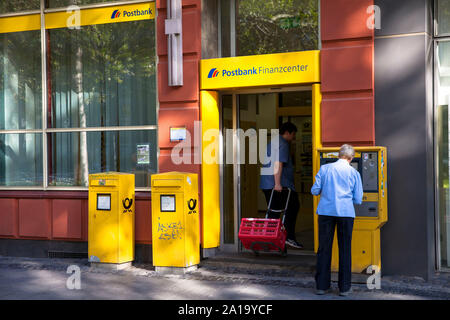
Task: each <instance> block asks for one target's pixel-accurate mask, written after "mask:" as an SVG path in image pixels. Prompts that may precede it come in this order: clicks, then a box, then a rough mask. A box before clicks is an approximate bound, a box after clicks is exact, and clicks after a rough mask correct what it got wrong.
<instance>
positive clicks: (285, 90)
mask: <svg viewBox="0 0 450 320" xmlns="http://www.w3.org/2000/svg"><path fill="white" fill-rule="evenodd" d="M176 2H177V1H166V0H157V1H107V0H104V1H101V0H42V1H41V0H34V1H22V0H15V1H8V2H5V3H4V4H0V37H1V41H0V55H1V60H0V70H1V74H2V77H1V80H0V81H1V82H0V141H1V142H2V145H1V148H0V151H1V153H0V254H1V255H22V256H23V255H25V256H39V257H47V256H60V255H66V256H70V255H76V254H79V255H81V256H82V255H83V254H84V255H85V254H86V252H87V240H88V239H87V237H88V231H87V226H88V222H87V219H88V218H87V217H88V192H87V190H88V175H89V174H90V173H97V172H105V171H119V172H132V173H134V174H135V177H136V220H135V231H136V232H135V237H136V239H135V240H136V259H138V260H147V261H148V260H151V242H152V226H151V189H150V176H151V174H153V173H157V172H167V171H186V172H193V173H197V174H199V177H200V179H199V181H200V182H201V183H200V190H199V193H200V203H201V208H200V215H201V228H200V229H201V230H200V235H201V246H202V252H203V254H204V255H209V254H213V251H214V250H216V248H220V249H221V250H231V251H241V250H243V249H242V247H241V246H240V244H239V240H238V238H237V230H238V228H239V221H240V219H241V218H242V217H249V216H250V217H251V216H257V215H261V214H262V215H263V212H264V209H265V208H264V205H265V204H264V198H263V195H262V193H261V192H260V191H259V188H258V179H259V170H260V164H258V163H245V161H244V162H243V163H238V162H236V161H233V160H236V159H237V158H236V157H237V156H239V155H241V154H244V151H246V150H247V149H248V148H249V146H248V145H247V146H246V145H245V144H244V145H239V143H238V142H236V141H235V140H234V138H233V132H236V130H238V129H242V130H249V129H255V131H256V132H258V130H268V131H270V130H271V129H276V128H278V127H279V125H280V124H281V123H282V122H285V121H291V122H293V123H295V124H296V125H297V127H298V129H299V131H298V133H297V139H296V143H295V146H294V148H293V150H292V152H293V156H294V157H293V158H294V159H295V163H296V189H297V191H298V194H299V200H300V203H301V210H300V213H299V217H298V219H297V227H296V230H297V231H298V238H299V239H300V240H301V241H302V242H303V243H304V245H305V251H309V252H311V253H312V252H313V250H314V233H315V231H314V225H313V219H314V218H313V217H314V213H313V207H314V206H313V199H312V196H310V194H309V188H310V186H311V184H312V179H313V176H314V172H315V171H316V169H317V168H315V167H314V163H313V162H314V154H315V152H316V150H317V148H318V147H319V146H323V147H336V146H339V145H341V144H342V143H351V144H353V145H355V146H385V147H387V154H388V161H387V168H388V175H387V183H388V216H389V220H388V222H387V223H386V225H385V226H383V228H382V229H381V259H382V265H383V267H382V268H383V274H402V275H414V276H420V277H423V278H426V279H427V278H429V277H430V276H431V275H432V274H433V273H434V272H435V271H436V270H442V271H445V270H446V269H448V268H449V267H450V260H449V258H448V257H449V256H450V251H449V250H450V207H449V204H450V200H449V195H448V190H449V184H448V176H449V164H448V159H449V152H448V150H449V145H448V123H449V120H448V110H447V109H448V101H447V100H448V99H447V89H448V88H447V87H448V86H447V84H446V77H447V76H448V75H447V64H448V58H447V51H448V50H447V44H448V39H447V37H448V35H449V34H450V1H443V0H441V1H438V0H435V1H431V0H408V1H406V0H402V1H389V0H320V2H319V1H317V0H296V1H283V0H273V1H257V0H239V1H234V0H183V1H182V15H181V25H179V26H178V27H172V28H171V27H170V23H166V20H167V19H170V20H171V21H175V23H174V24H173V25H175V26H176V23H177V20H176V17H173V16H171V15H170V14H168V13H169V12H170V11H171V10H170V8H169V10H168V8H167V5H168V3H170V4H176ZM168 17H169V18H168ZM178 21H180V20H178ZM168 37H175V38H178V39H182V48H181V49H182V50H181V51H179V50H178V51H177V49H176V48H174V46H168ZM176 53H179V54H181V56H182V59H178V60H176V62H172V61H175V60H173V59H174V56H175V55H176ZM300 58H301V59H305V60H304V61H307V62H304V61H303V60H299V59H300ZM211 59H213V60H211ZM217 59H218V60H217ZM227 59H240V60H238V61H253V62H255V61H256V62H258V63H260V65H261V68H262V69H261V70H258V71H256V69H252V71H250V69H248V70H245V69H242V70H241V69H239V70H238V69H230V70H227V71H228V72H229V74H227V72H224V70H225V69H226V66H227V64H228V63H230V62H233V63H234V61H236V60H227ZM241 59H242V60H241ZM246 59H248V60H246ZM274 61H276V62H277V63H279V65H280V67H279V68H280V69H279V70H278V69H275V68H277V67H274V66H271V65H270V63H273V62H274ZM212 62H214V63H218V64H220V65H221V66H222V67H221V68H219V67H215V66H214V65H211V63H212ZM173 63H175V66H182V74H183V78H182V80H183V81H182V83H181V84H180V83H178V84H177V83H175V84H176V85H173V80H174V79H173V74H171V73H170V72H171V71H172V70H173V66H174V64H173ZM242 63H244V64H243V65H245V63H250V62H242ZM265 68H266V69H267V71H264V70H265ZM271 68H272V69H271ZM213 69H217V70H213ZM219 69H220V70H219ZM253 70H255V71H253ZM288 70H289V72H288ZM216 71H218V72H216ZM234 71H235V72H236V73H235V74H233V72H234ZM291 71H292V72H294V71H295V72H297V71H298V72H300V71H301V72H304V76H298V77H294V78H292V79H291V78H290V76H289V75H288V73H290V72H291ZM250 72H255V73H256V72H258V73H259V74H262V73H266V76H267V77H266V78H264V77H262V76H261V78H260V79H259V80H258V79H257V80H255V82H251V81H253V80H249V79H250V78H244V77H242V75H243V73H246V74H249V75H250ZM216 77H217V80H220V79H225V78H227V81H228V82H227V84H223V85H222V86H221V87H220V88H219V87H217V86H216V87H215V86H214V85H211V81H212V80H211V79H213V78H216ZM233 77H234V78H233ZM219 78H220V79H219ZM263 78H264V79H266V80H261V79H263ZM242 79H243V80H242ZM267 79H269V80H267ZM241 80H242V81H241ZM208 81H209V82H208ZM224 81H225V80H224ZM214 106H215V107H214ZM200 121H201V122H202V128H201V129H200V130H203V136H202V137H201V138H200V139H201V140H202V142H203V143H202V144H201V143H200V144H198V143H196V140H195V134H196V129H198V126H199V122H200ZM207 129H218V130H219V131H218V132H219V134H218V135H217V136H214V135H213V136H214V137H208V138H206V137H205V134H204V133H205V132H207ZM176 132H178V133H180V132H181V133H182V136H183V139H182V140H183V141H182V150H181V151H180V150H179V149H177V148H178V147H179V146H180V139H179V137H178V138H176V137H175V136H174V135H175V133H176ZM227 132H231V139H227ZM247 132H249V131H247ZM259 132H260V131H259ZM184 134H187V135H188V136H189V137H192V139H186V138H185V137H184ZM266 137H267V136H266ZM213 138H215V139H213ZM248 138H249V139H251V135H250V136H249V137H248ZM209 141H213V143H217V146H218V149H217V150H219V151H218V152H217V153H216V154H214V158H215V159H219V158H220V160H221V161H217V162H215V163H206V162H205V161H196V157H197V155H198V154H199V153H200V154H202V155H204V154H205V153H204V151H205V148H206V147H207V143H206V142H209ZM214 141H215V142H214ZM174 154H175V155H178V156H179V157H181V158H183V159H184V161H178V162H177V161H176V160H174ZM186 159H187V160H186ZM227 159H231V161H226V160H227ZM222 160H223V161H222ZM293 254H296V253H295V252H293Z"/></svg>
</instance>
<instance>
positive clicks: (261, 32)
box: [220, 0, 319, 57]
mask: <svg viewBox="0 0 450 320" xmlns="http://www.w3.org/2000/svg"><path fill="white" fill-rule="evenodd" d="M220 1H221V3H220V13H221V19H220V20H221V32H220V38H221V39H220V41H221V55H222V56H223V57H227V56H235V55H236V56H245V55H255V54H267V53H281V52H293V51H305V50H316V49H318V47H319V8H318V7H319V1H318V0H267V1H260V0H220Z"/></svg>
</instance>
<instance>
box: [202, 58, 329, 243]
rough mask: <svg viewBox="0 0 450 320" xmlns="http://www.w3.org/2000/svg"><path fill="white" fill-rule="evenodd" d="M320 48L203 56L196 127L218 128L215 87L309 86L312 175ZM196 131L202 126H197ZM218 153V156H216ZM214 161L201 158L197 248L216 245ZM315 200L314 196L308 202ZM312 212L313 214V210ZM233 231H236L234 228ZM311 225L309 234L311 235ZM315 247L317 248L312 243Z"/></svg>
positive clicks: (316, 141)
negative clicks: (200, 221)
mask: <svg viewBox="0 0 450 320" xmlns="http://www.w3.org/2000/svg"><path fill="white" fill-rule="evenodd" d="M319 55H320V51H318V50H315V51H302V52H290V53H280V54H267V55H256V56H245V57H231V58H219V59H206V60H201V61H200V116H201V120H202V128H203V127H205V128H207V129H217V132H219V117H220V114H219V108H220V101H219V94H218V93H219V92H223V91H234V90H237V91H242V90H243V89H246V90H249V89H258V91H259V90H261V89H264V88H266V89H267V91H270V88H273V87H277V88H286V87H292V86H297V87H298V86H305V85H308V86H311V87H312V123H313V128H312V130H313V141H312V144H313V174H314V173H315V172H317V170H318V167H317V155H318V153H317V149H318V148H321V147H322V142H321V141H322V140H321V121H320V105H321V102H322V95H321V91H320V59H319ZM202 132H205V130H203V129H202ZM218 138H219V137H218V136H217V138H216V139H214V140H213V141H212V142H210V141H211V137H207V138H206V139H205V137H203V138H202V150H201V152H202V156H203V154H204V151H205V149H207V148H208V150H207V152H208V153H209V151H210V150H211V149H214V148H211V144H215V146H216V147H217V149H215V150H219V149H218V143H219V141H218ZM217 156H218V155H217ZM219 170H220V168H219V165H218V162H217V163H216V164H214V163H205V162H204V161H203V157H202V176H201V180H200V184H201V190H202V201H201V202H202V217H203V218H202V221H203V228H202V232H203V234H202V239H203V248H214V247H219V246H220V221H221V220H220V214H221V212H220V188H218V187H217V185H218V184H219V183H220V180H219ZM317 201H318V199H316V197H315V198H314V207H316V206H317V203H316V202H317ZM313 214H314V213H313ZM236 232H237V230H236ZM317 232H318V230H317V226H316V224H315V225H314V235H315V237H316V235H317ZM315 251H317V249H316V248H315Z"/></svg>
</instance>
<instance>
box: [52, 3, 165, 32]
mask: <svg viewBox="0 0 450 320" xmlns="http://www.w3.org/2000/svg"><path fill="white" fill-rule="evenodd" d="M155 10H156V9H155V2H148V3H136V4H128V5H122V6H111V7H104V8H93V9H84V10H80V11H76V10H75V11H71V10H68V11H62V12H50V13H46V14H45V28H46V29H56V28H68V27H75V26H87V25H95V24H105V23H118V22H129V21H138V20H148V19H154V18H155Z"/></svg>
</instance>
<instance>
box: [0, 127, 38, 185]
mask: <svg viewBox="0 0 450 320" xmlns="http://www.w3.org/2000/svg"><path fill="white" fill-rule="evenodd" d="M0 185H1V186H42V135H41V134H0Z"/></svg>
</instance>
